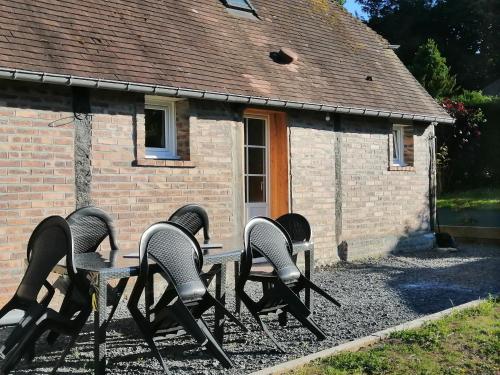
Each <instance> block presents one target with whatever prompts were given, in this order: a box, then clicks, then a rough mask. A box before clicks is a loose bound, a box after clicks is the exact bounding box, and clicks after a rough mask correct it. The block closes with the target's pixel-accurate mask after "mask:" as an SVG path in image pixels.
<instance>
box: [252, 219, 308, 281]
mask: <svg viewBox="0 0 500 375" xmlns="http://www.w3.org/2000/svg"><path fill="white" fill-rule="evenodd" d="M276 221H277V222H278V223H279V224H280V225H281V226H282V227H283V228H284V229H285V230H286V232H287V233H288V235H289V236H290V239H291V240H292V242H308V241H310V240H311V226H310V225H309V222H308V221H307V219H306V218H305V217H304V216H302V215H300V214H296V213H288V214H284V215H282V216H280V217H279V218H277V219H276ZM292 250H293V249H292ZM290 255H291V256H292V259H293V261H294V262H297V256H296V255H293V253H292V252H291V253H290ZM253 262H254V264H261V265H269V264H270V263H269V262H268V261H266V259H265V257H263V256H259V254H255V256H254V259H253ZM250 275H258V276H268V277H273V276H275V275H274V272H265V271H254V272H252V271H251V272H250ZM263 287H264V288H266V285H265V284H263Z"/></svg>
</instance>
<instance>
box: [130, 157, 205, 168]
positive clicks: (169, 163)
mask: <svg viewBox="0 0 500 375" xmlns="http://www.w3.org/2000/svg"><path fill="white" fill-rule="evenodd" d="M133 165H134V166H135V167H166V168H195V167H196V165H195V164H194V163H193V162H192V161H191V160H161V159H142V160H136V161H135V162H134V163H133Z"/></svg>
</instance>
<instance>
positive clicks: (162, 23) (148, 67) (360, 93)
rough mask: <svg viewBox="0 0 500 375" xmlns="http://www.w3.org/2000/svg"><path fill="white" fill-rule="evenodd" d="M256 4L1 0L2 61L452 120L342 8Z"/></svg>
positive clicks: (286, 1)
mask: <svg viewBox="0 0 500 375" xmlns="http://www.w3.org/2000/svg"><path fill="white" fill-rule="evenodd" d="M252 3H253V5H254V6H255V8H256V9H257V11H258V14H259V16H260V19H259V20H250V19H246V18H241V17H236V16H234V15H231V14H229V13H228V12H227V11H226V9H225V7H224V5H223V4H222V2H221V1H219V0H154V1H153V0H126V1H125V0H86V1H81V0H15V1H14V0H0V14H2V16H1V22H0V68H10V69H22V70H28V71H37V72H45V73H57V74H67V75H75V76H80V77H89V78H97V79H107V80H117V81H125V82H135V83H143V84H153V85H163V86H169V87H180V88H185V89H197V90H206V91H211V92H222V93H230V94H236V95H247V96H258V97H266V98H272V99H280V100H286V101H298V102H305V103H319V104H326V105H333V106H344V107H353V108H368V109H374V110H383V111H396V112H404V113H410V114H417V115H424V116H431V117H440V118H447V117H448V116H447V114H446V112H444V110H443V109H442V108H441V107H440V106H439V105H438V104H437V103H436V102H435V101H434V100H433V99H432V98H431V97H430V96H429V95H428V94H427V93H426V92H425V90H424V89H423V88H422V87H421V86H420V85H419V84H418V82H417V81H416V80H415V79H414V78H413V76H412V75H411V74H410V73H409V72H408V71H407V69H406V68H405V67H404V65H403V64H402V63H401V62H400V60H399V59H398V58H397V56H396V55H395V53H394V52H393V51H392V50H391V49H390V48H388V43H387V41H385V40H384V39H382V38H381V37H380V36H378V35H377V34H376V33H375V32H373V31H372V30H370V29H369V28H368V27H367V26H365V25H364V24H363V23H362V22H360V21H358V20H356V19H355V18H354V17H352V16H351V15H350V14H348V13H347V12H346V11H345V10H344V9H343V8H341V7H340V6H337V5H336V4H334V3H333V2H331V3H330V2H329V0H272V1H269V0H252ZM281 47H288V48H290V49H292V50H293V51H294V52H296V53H297V54H298V55H299V60H298V61H297V62H295V63H293V64H290V65H286V64H278V63H276V62H274V61H273V60H272V59H271V58H270V53H271V52H276V51H278V50H279V49H280V48H281ZM368 76H369V77H371V80H368V79H367V77H368Z"/></svg>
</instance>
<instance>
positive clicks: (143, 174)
mask: <svg viewBox="0 0 500 375" xmlns="http://www.w3.org/2000/svg"><path fill="white" fill-rule="evenodd" d="M100 103H101V104H100ZM191 107H192V111H191V116H190V117H189V120H190V121H189V132H190V133H189V137H190V140H191V141H190V154H191V162H192V165H193V166H194V167H193V168H183V167H179V168H177V167H165V166H157V165H155V164H153V165H152V166H147V165H137V163H136V161H137V160H136V156H135V153H136V147H137V145H136V141H135V139H134V137H132V136H131V134H132V132H131V129H134V133H136V134H139V133H141V130H139V129H141V128H142V129H144V114H143V113H144V102H143V99H142V98H141V97H135V98H134V97H131V96H125V95H121V96H117V95H116V94H115V93H113V94H110V95H109V96H107V97H105V96H102V97H100V98H99V99H98V100H97V101H95V102H94V103H93V106H92V110H93V112H94V119H93V123H92V128H93V130H92V132H93V133H92V156H91V159H92V200H93V203H94V204H95V205H97V206H99V207H102V208H103V209H104V210H106V211H108V212H110V213H111V214H112V215H113V217H114V218H115V219H116V221H117V228H118V238H119V240H120V243H119V245H120V248H121V249H123V250H125V251H128V250H134V249H136V248H137V246H138V243H139V239H140V236H141V234H142V233H143V231H144V230H145V229H146V228H147V227H149V226H150V225H151V224H153V223H155V222H158V221H162V220H166V219H167V218H168V217H169V216H170V214H171V213H173V212H174V211H175V210H176V209H177V208H178V207H180V206H181V205H183V204H186V203H201V204H203V206H204V207H206V209H207V211H208V213H209V218H210V228H211V232H212V234H213V235H214V236H215V237H225V236H230V235H231V234H232V233H233V229H234V228H235V227H236V226H237V225H236V223H235V222H234V212H235V207H233V195H234V194H240V192H237V191H235V190H234V188H233V184H232V181H233V174H234V167H233V160H232V146H231V144H232V142H231V132H232V130H234V129H235V128H240V127H241V123H238V122H235V121H233V120H232V118H231V117H228V118H226V119H225V118H224V115H223V113H224V110H220V109H218V108H217V106H213V105H212V109H211V110H210V112H212V113H219V116H218V117H217V118H215V117H214V118H213V119H211V118H206V116H205V115H204V114H202V115H201V118H200V117H198V115H197V114H196V111H197V108H196V102H193V103H192V104H191ZM178 116H179V114H178ZM139 142H141V139H140V137H139V138H138V140H137V143H139ZM238 225H239V224H238Z"/></svg>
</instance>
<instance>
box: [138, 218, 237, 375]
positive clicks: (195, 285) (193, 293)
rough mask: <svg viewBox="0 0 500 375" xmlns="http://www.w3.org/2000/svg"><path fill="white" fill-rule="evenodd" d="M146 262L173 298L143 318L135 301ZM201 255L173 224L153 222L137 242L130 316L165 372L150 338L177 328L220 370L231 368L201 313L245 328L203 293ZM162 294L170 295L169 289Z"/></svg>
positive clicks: (186, 234)
mask: <svg viewBox="0 0 500 375" xmlns="http://www.w3.org/2000/svg"><path fill="white" fill-rule="evenodd" d="M148 259H151V260H152V261H154V262H155V263H156V265H157V266H158V267H159V269H160V271H161V272H160V274H161V275H162V276H163V277H164V278H165V279H166V281H167V282H168V283H169V286H172V289H173V290H174V291H175V294H176V297H177V298H175V299H174V300H172V301H171V302H170V303H169V304H168V305H167V306H162V308H161V309H159V310H154V311H155V313H154V316H151V317H149V318H146V316H144V315H143V314H142V313H141V311H140V309H139V307H138V304H139V299H140V296H141V295H142V293H143V291H144V290H145V287H146V284H147V282H148V274H149V273H150V272H151V271H150V269H149V266H148ZM202 266H203V255H202V252H201V249H200V245H199V244H198V242H197V241H196V239H195V238H194V236H193V235H192V234H191V233H189V232H188V231H187V230H186V229H185V228H184V227H182V226H180V225H178V224H175V223H157V224H154V225H153V226H151V227H150V228H149V229H147V230H146V231H145V232H144V234H143V235H142V238H141V242H140V272H139V276H138V278H137V281H136V283H135V286H134V289H133V291H132V294H131V296H130V299H129V302H128V308H129V310H130V313H131V315H132V317H133V318H134V320H135V321H136V323H137V324H138V326H139V329H140V331H141V333H142V335H143V336H144V339H145V340H146V342H147V343H148V345H149V346H150V348H151V350H152V352H153V354H154V355H155V357H156V358H157V359H158V361H159V362H160V363H161V365H162V367H163V369H164V370H165V372H168V371H167V368H166V365H165V362H164V360H163V357H162V356H161V354H160V352H159V350H158V348H157V346H156V344H155V342H154V336H157V335H159V334H161V333H162V332H164V331H165V332H168V331H169V330H171V329H174V330H175V331H177V330H178V328H177V327H179V326H181V327H182V328H183V329H184V330H185V331H186V332H187V333H189V334H190V335H191V336H193V337H194V338H195V339H196V341H197V342H198V344H199V345H202V346H206V347H207V349H208V350H209V351H210V352H211V353H212V354H213V355H214V356H215V358H217V359H218V360H219V361H220V362H221V363H222V365H223V366H224V367H226V368H229V367H232V362H231V360H230V359H229V357H228V356H227V355H226V353H225V352H224V350H223V349H222V347H221V346H220V345H219V343H218V342H217V341H216V339H215V338H214V336H213V335H212V333H211V332H210V330H209V329H208V327H207V325H206V323H205V321H204V320H203V318H202V314H203V313H204V312H205V311H207V310H208V309H209V308H211V307H215V308H216V309H218V310H219V311H221V312H223V313H224V315H226V316H227V317H229V319H230V320H232V321H233V322H235V323H236V324H238V325H239V326H240V327H241V328H242V329H243V330H245V331H246V328H245V327H244V326H243V324H241V322H240V321H239V320H238V319H236V318H235V317H234V316H233V315H232V314H231V313H230V312H229V311H227V309H226V308H225V307H224V306H223V305H222V304H221V303H220V302H219V301H217V300H216V299H215V298H214V297H213V296H212V295H211V294H210V293H209V292H208V290H207V287H206V285H205V283H204V281H203V280H202V279H201V277H200V271H201V267H202ZM166 292H170V291H169V289H167V290H166Z"/></svg>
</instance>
